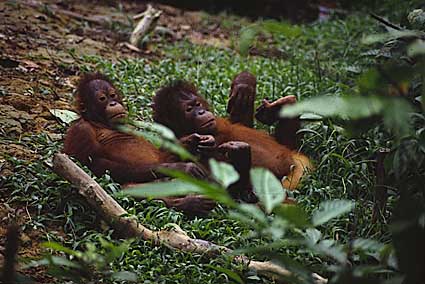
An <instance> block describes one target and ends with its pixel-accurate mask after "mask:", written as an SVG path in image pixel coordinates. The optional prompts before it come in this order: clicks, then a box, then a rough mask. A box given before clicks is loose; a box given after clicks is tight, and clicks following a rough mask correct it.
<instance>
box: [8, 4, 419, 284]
mask: <svg viewBox="0 0 425 284" xmlns="http://www.w3.org/2000/svg"><path fill="white" fill-rule="evenodd" d="M392 2H394V5H393V6H392V8H388V9H387V7H389V4H388V3H387V4H388V5H387V4H386V5H384V6H385V7H383V5H378V6H379V7H378V8H380V9H381V8H382V9H386V10H387V11H390V12H391V14H389V16H390V18H391V19H394V17H393V14H397V15H396V16H397V17H399V15H402V14H407V13H406V12H407V10H403V9H402V8H400V7H401V6H407V5H409V3H408V2H410V1H404V2H403V1H402V2H403V3H401V2H400V1H392ZM416 2H417V1H416ZM410 5H411V6H410V7H411V8H414V7H413V6H414V5H413V4H410ZM364 15H365V13H363V14H355V15H350V16H347V17H346V18H344V19H332V20H330V21H327V22H323V23H312V24H309V25H300V26H289V25H287V24H282V27H281V28H282V31H281V32H269V31H267V30H264V31H259V30H257V29H256V28H254V32H252V31H251V32H248V30H247V31H246V32H247V38H248V39H247V40H246V42H247V43H248V44H245V46H246V47H245V50H246V51H247V50H248V49H249V47H250V46H251V44H252V43H253V42H252V40H254V39H255V38H260V39H262V37H263V35H266V36H267V38H269V37H271V38H272V40H273V43H269V41H267V45H269V44H270V45H273V46H274V47H276V48H279V49H280V50H282V51H283V52H284V53H285V54H286V55H287V57H285V60H282V59H270V58H262V57H251V56H248V57H241V56H239V55H238V54H237V53H236V52H234V51H231V50H218V49H215V48H211V47H202V46H194V45H191V44H190V43H188V42H176V43H173V44H169V43H166V44H164V47H163V48H162V50H163V52H164V54H165V57H164V58H161V59H149V60H148V59H144V58H137V59H119V60H117V61H115V62H112V61H110V60H109V59H105V58H101V57H83V58H79V61H78V62H79V64H80V65H79V66H78V67H79V68H80V70H81V71H82V72H84V71H89V70H91V71H93V70H98V71H100V72H104V73H106V74H107V75H108V76H110V77H111V78H112V79H113V81H114V83H115V84H116V85H117V86H118V87H119V88H120V89H121V90H122V92H123V94H124V96H125V100H126V104H127V105H128V106H129V110H130V116H131V119H134V120H143V121H151V110H150V107H149V105H150V103H151V101H152V96H153V94H154V92H155V90H157V89H158V88H159V87H160V86H162V85H164V84H166V83H168V82H170V81H171V80H174V79H177V78H182V79H188V80H191V81H193V82H194V83H195V85H197V86H198V87H199V89H200V93H201V94H203V95H204V96H205V97H206V99H207V100H208V101H209V102H210V103H211V105H212V107H213V108H214V112H215V113H216V114H218V115H225V113H226V112H225V109H226V102H227V99H228V92H229V88H230V82H231V79H232V78H233V77H234V76H235V75H236V74H237V73H238V72H240V71H242V70H249V71H251V72H253V73H254V74H255V75H256V76H257V80H258V83H257V99H256V104H257V105H258V104H259V103H260V102H261V100H262V99H263V98H265V97H268V98H269V99H271V100H274V99H277V98H279V97H281V96H283V95H295V96H296V97H297V99H298V101H299V104H298V106H297V107H300V106H303V105H304V107H303V108H305V109H304V110H302V112H307V111H308V112H309V113H308V115H309V116H310V118H311V113H312V112H313V113H319V114H322V115H323V116H322V117H320V119H318V117H317V116H315V117H313V119H310V120H315V121H314V122H311V123H308V124H305V125H304V126H303V129H302V130H301V132H302V133H303V134H304V138H303V141H302V145H301V151H303V152H304V153H306V154H307V155H308V156H310V157H311V158H312V159H313V160H314V161H315V165H316V166H315V170H314V171H313V172H312V173H310V174H309V175H308V176H307V177H306V178H305V179H304V181H303V183H302V186H301V187H300V188H299V189H298V191H295V192H288V193H287V194H288V195H290V196H291V197H296V199H297V201H298V205H297V206H292V205H281V204H277V202H276V200H279V199H280V198H281V197H279V196H277V197H276V199H274V198H270V196H269V195H264V197H263V198H262V205H263V206H264V209H265V210H264V211H267V210H269V209H270V208H273V209H272V210H269V211H271V212H270V213H266V212H264V211H263V210H262V209H261V208H259V207H257V206H255V205H249V204H236V203H234V202H233V201H232V200H231V199H230V197H228V195H227V194H226V191H225V189H224V187H225V186H226V185H227V184H228V183H229V182H230V181H231V180H233V179H234V177H233V176H234V175H233V174H231V175H230V176H226V175H224V173H226V171H227V170H228V169H229V168H228V167H227V166H224V165H222V164H219V165H218V167H217V169H216V170H214V173H215V178H216V179H217V181H218V183H214V184H210V183H205V182H203V181H197V180H194V179H193V178H191V177H188V176H185V175H184V174H181V173H176V172H170V174H171V176H173V177H176V178H178V180H176V181H170V182H169V184H168V183H165V184H151V185H149V188H148V187H145V188H143V187H142V188H141V189H142V191H138V193H139V194H141V193H143V194H141V195H137V196H152V197H155V196H163V194H164V195H165V194H167V195H168V194H173V195H174V194H176V193H179V194H186V193H189V192H194V193H204V194H206V195H208V196H210V197H213V198H214V199H216V200H218V201H219V202H222V203H223V204H224V205H225V206H226V207H223V206H220V205H219V206H218V208H217V209H215V210H214V212H213V213H212V214H211V215H210V216H208V217H206V218H195V219H191V220H190V219H188V218H186V217H185V216H184V215H183V214H182V213H180V212H176V211H174V210H172V209H167V208H165V206H164V204H162V202H160V201H156V200H148V199H145V200H138V201H135V200H134V199H133V197H131V196H129V195H127V194H123V193H121V192H119V190H120V187H119V186H118V185H117V184H115V183H113V181H112V180H111V179H110V177H109V176H108V175H105V176H104V177H102V178H95V179H96V181H98V182H99V183H100V184H101V186H102V187H103V188H105V189H107V191H108V192H109V193H111V194H115V195H114V196H115V198H116V199H117V201H118V202H119V203H120V205H121V206H123V207H124V208H125V209H126V210H127V211H128V212H129V214H130V215H132V216H134V217H135V218H137V219H138V220H139V221H140V222H141V223H143V224H147V225H148V226H149V227H150V228H152V229H158V228H163V227H165V226H167V224H168V223H176V224H178V225H179V226H180V227H182V228H183V229H184V230H185V231H187V232H188V234H189V235H191V236H193V237H197V238H202V239H206V240H211V241H214V242H216V243H218V244H222V245H226V246H228V247H230V248H233V249H240V250H239V251H242V252H245V253H246V254H248V255H249V256H255V257H256V258H260V259H273V260H274V261H276V262H277V263H281V264H284V265H285V266H286V267H287V268H290V269H291V270H292V271H296V274H297V280H299V279H303V280H301V281H304V282H308V281H309V280H310V279H311V278H310V274H309V272H308V270H312V271H315V272H318V273H321V274H324V275H326V276H328V277H330V278H331V280H332V283H381V282H384V280H385V279H389V280H390V281H395V280H397V279H400V277H405V275H414V272H411V270H410V268H412V269H413V268H414V267H416V266H419V265H417V264H420V261H421V258H420V256H421V255H420V248H421V247H420V242H418V240H420V237H421V233H422V232H423V227H424V226H423V223H424V222H423V220H424V217H423V216H424V214H423V206H422V207H421V206H419V205H418V204H417V203H419V204H421V202H423V184H425V177H424V173H425V170H424V153H425V128H424V125H425V119H424V115H423V113H421V111H422V110H421V109H420V108H421V107H422V108H424V105H423V104H422V103H421V102H424V101H425V92H424V90H425V89H424V87H423V85H424V84H423V83H424V76H423V74H424V64H423V61H422V58H423V46H422V45H423V42H422V40H421V38H420V37H421V36H419V37H418V35H419V34H420V33H418V32H417V31H415V32H414V34H415V36H414V37H413V38H409V37H405V36H404V35H402V36H403V37H402V38H399V37H397V36H394V34H391V35H385V36H382V37H375V38H378V39H379V38H380V39H381V40H385V39H389V38H390V39H391V41H390V42H385V44H382V43H380V42H376V43H373V44H371V45H364V44H362V38H365V37H366V35H370V34H375V33H376V34H381V33H382V30H380V29H379V27H378V25H377V24H376V23H375V22H373V21H372V19H370V18H366V17H365V16H364ZM260 25H263V27H262V28H264V26H267V24H265V25H264V24H260ZM270 26H271V27H270ZM270 26H269V28H270V29H272V28H275V29H276V27H274V24H270ZM248 28H249V27H248ZM277 28H279V27H277ZM287 28H288V29H289V30H288V31H285V29H287ZM292 31H294V33H291V32H292ZM242 33H243V32H242ZM411 34H412V35H413V33H411ZM399 35H400V34H399ZM257 36H258V37H257ZM254 43H255V41H254ZM243 46H244V44H241V45H239V48H241V47H243ZM241 53H243V52H241ZM388 63H390V64H388ZM388 86H390V87H389V88H388ZM389 89H390V90H389ZM394 95H396V96H400V95H402V96H403V97H404V98H403V100H399V99H396V98H395V97H394ZM421 96H422V100H421ZM316 97H318V98H319V99H317V101H316V102H315V103H314V104H310V103H309V102H308V101H307V99H308V98H312V99H313V98H316ZM307 106H308V108H309V109H308V110H307ZM366 106H367V107H366ZM424 109H425V108H424ZM285 111H286V108H285ZM287 111H289V108H287ZM291 111H293V110H291ZM299 112H301V110H299ZM304 117H306V115H305V116H304ZM384 118H387V119H384ZM406 122H408V124H406ZM399 123H400V124H399ZM134 125H135V128H136V129H143V134H144V135H145V134H146V133H148V135H147V136H145V137H147V138H151V139H152V140H151V141H153V142H154V143H156V145H159V146H162V147H168V148H167V149H170V150H172V149H174V148H173V147H174V146H173V145H175V142H176V140H175V138H174V136H173V135H171V134H170V133H168V132H167V131H165V132H164V131H163V130H158V129H156V130H155V131H154V134H153V133H149V132H150V131H149V132H148V131H146V130H147V129H150V128H151V127H150V126H138V125H137V123H135V124H134ZM406 125H408V128H405V127H404V126H406ZM364 126H367V127H366V128H365V127H364ZM256 127H260V128H264V129H265V130H268V129H267V127H265V126H263V125H256ZM350 127H351V128H355V129H357V130H359V133H358V135H357V136H356V137H350V136H347V135H346V133H347V131H346V130H349V129H350ZM154 128H155V127H154ZM396 129H398V130H396ZM409 129H410V130H409ZM133 130H134V129H131V130H130V131H133ZM405 130H409V131H405ZM54 131H56V132H58V133H64V132H65V129H64V128H63V127H62V126H58V129H54ZM395 135H396V136H398V138H397V139H395ZM161 136H165V137H166V139H162V138H161V139H159V138H158V137H161ZM155 141H156V142H155ZM164 141H167V143H165V142H164ZM0 142H1V143H7V144H16V145H18V146H20V147H23V148H25V149H28V150H30V151H32V152H33V153H37V154H38V155H40V157H39V158H38V159H35V160H32V161H26V160H23V159H17V158H14V157H11V156H12V155H10V156H6V157H5V159H6V160H7V162H9V163H11V165H12V166H13V171H14V173H13V175H11V176H2V177H0V183H1V185H2V189H3V188H4V189H5V190H4V191H7V195H6V196H7V198H6V202H7V203H19V204H23V205H24V206H25V208H27V209H28V212H29V214H30V216H31V219H30V220H29V221H28V222H27V223H26V224H24V225H23V227H22V230H23V231H24V232H26V231H27V230H28V229H29V228H31V229H36V230H37V231H38V232H39V235H40V237H41V238H44V239H46V240H51V241H55V242H59V243H63V244H64V247H69V248H72V251H76V252H80V253H81V254H85V253H86V252H87V251H88V249H86V245H85V244H86V243H93V244H95V245H96V248H97V249H98V250H99V249H100V251H96V252H95V253H98V254H100V255H101V257H100V258H104V256H105V254H104V251H105V252H106V249H104V248H102V245H101V244H100V243H99V237H102V238H104V239H106V240H108V241H109V240H110V239H111V235H112V233H113V232H112V230H111V229H110V228H109V227H108V226H105V225H99V222H98V219H97V217H96V216H95V213H94V212H93V211H92V209H91V208H90V206H89V205H88V204H87V203H86V202H85V201H84V200H83V199H82V198H81V197H79V196H78V195H77V194H76V193H75V190H74V189H73V188H72V187H71V186H70V185H69V184H68V183H67V182H65V181H63V180H62V179H61V178H59V177H58V176H56V175H55V174H54V173H52V172H51V170H50V169H49V168H48V166H47V165H48V163H49V158H51V156H52V154H53V153H55V152H57V151H59V150H60V149H61V147H62V146H61V143H60V141H56V140H53V139H52V138H51V137H49V136H48V135H45V134H43V135H33V136H23V137H21V138H20V139H19V140H17V139H12V138H8V137H4V136H2V137H0ZM162 143H165V144H162ZM382 147H389V148H390V149H391V152H390V154H389V155H388V157H387V158H386V159H385V168H386V172H387V176H386V179H385V180H386V182H388V184H387V185H386V188H388V195H389V197H388V202H387V204H386V205H387V206H386V209H385V210H384V211H383V212H381V215H380V216H379V217H380V218H379V219H378V220H377V221H374V222H373V221H372V219H371V218H372V217H371V216H372V211H373V208H374V200H375V197H374V193H375V192H374V185H375V170H374V167H375V158H374V154H375V153H376V151H377V150H378V149H380V148H382ZM175 153H177V154H180V155H184V153H183V152H181V151H180V148H178V149H177V150H176V151H175ZM187 158H188V159H192V157H190V156H189V155H187ZM40 161H43V162H40ZM83 168H84V167H83ZM84 169H85V170H86V171H87V172H90V171H89V170H88V169H87V168H84ZM223 169H226V170H223ZM264 180H266V179H264ZM266 184H268V183H266ZM264 188H265V187H263V186H262V187H261V189H260V191H261V190H264ZM188 189H189V190H188ZM117 192H119V193H117ZM130 192H131V193H132V194H135V192H136V189H134V191H130ZM159 192H161V195H157V194H159ZM263 193H264V192H263ZM400 195H402V196H404V197H406V201H405V202H403V204H401V203H400V202H399V200H400ZM9 196H10V197H9ZM333 200H337V201H335V203H334V201H333ZM354 201H355V203H356V207H354V208H353V209H352V211H351V212H350V213H348V214H347V212H348V208H351V205H350V204H353V202H354ZM322 202H325V204H327V205H326V208H328V209H329V210H325V209H326V208H324V209H320V206H321V203H322ZM327 202H328V203H327ZM341 202H343V203H341ZM415 202H416V203H415ZM266 204H268V205H266ZM395 207H396V208H397V210H395ZM266 208H267V210H266ZM228 211H230V217H229V216H228ZM323 212H324V213H326V214H324V213H323ZM394 212H397V214H395V213H394ZM337 213H338V214H337ZM317 214H319V217H320V218H319V217H317ZM320 214H323V215H322V216H320ZM312 216H316V217H312ZM331 217H332V218H331ZM318 220H320V222H319V221H318ZM390 220H396V222H394V223H393V224H392V226H391V230H392V231H391V232H390V230H389V225H390ZM325 221H327V222H325ZM52 224H53V225H56V224H57V225H58V227H59V228H60V230H61V233H57V232H55V231H52V229H51V228H52ZM319 224H320V225H319ZM315 225H317V226H319V227H316V226H315ZM393 248H394V250H395V253H394V251H393ZM59 250H60V249H59ZM64 254H65V255H67V257H65V258H64V257H63V255H64ZM51 257H52V259H56V257H59V258H60V259H56V262H54V261H55V260H52V262H54V263H56V267H59V268H60V269H62V270H67V271H79V269H80V267H71V266H72V265H73V264H70V263H68V262H67V261H71V262H72V263H74V264H75V263H76V264H80V266H81V263H80V260H79V261H76V259H78V258H77V257H76V256H72V257H71V256H70V254H68V253H66V252H64V253H59V254H57V253H55V254H54V255H53V256H51ZM409 257H410V258H409ZM413 257H417V258H415V265H411V263H412V259H413ZM64 259H65V260H64ZM66 260H67V261H66ZM61 261H62V262H63V263H64V264H59V263H60V262H61ZM104 263H106V262H104ZM67 265H69V266H67ZM109 265H110V266H109ZM83 266H85V264H84V265H83ZM94 266H95V264H94V263H92V264H91V267H94ZM409 267H410V268H409ZM103 268H105V270H104V271H114V272H115V273H118V272H119V271H131V272H134V273H135V274H137V277H138V281H139V282H141V283H195V282H197V283H226V282H236V283H239V282H240V279H242V281H244V282H245V283H272V282H273V281H272V280H270V279H267V278H265V277H260V276H258V275H257V274H256V272H255V271H249V270H248V269H247V268H246V267H243V266H240V265H235V264H234V263H232V262H231V261H230V260H229V259H228V258H217V259H205V257H203V256H201V255H197V254H187V253H182V252H177V251H172V250H169V249H167V248H164V247H156V246H154V245H153V244H151V243H149V242H145V241H143V240H137V241H133V242H131V243H129V248H128V250H127V251H126V252H125V253H124V254H123V255H122V256H120V257H117V258H114V261H113V262H112V263H111V264H108V265H105V266H104V267H103ZM216 268H220V269H216ZM307 268H308V269H307ZM84 269H86V267H83V271H84ZM101 270H103V269H101ZM89 272H90V273H91V275H93V274H96V275H97V278H95V279H96V281H97V282H110V281H113V280H111V277H110V274H108V273H106V274H103V273H102V272H101V271H95V269H93V271H89ZM117 275H118V276H120V275H121V276H124V277H125V276H126V273H125V272H124V273H123V274H122V273H119V274H117ZM90 277H91V276H90ZM371 279H372V280H373V281H371ZM115 282H117V281H115Z"/></svg>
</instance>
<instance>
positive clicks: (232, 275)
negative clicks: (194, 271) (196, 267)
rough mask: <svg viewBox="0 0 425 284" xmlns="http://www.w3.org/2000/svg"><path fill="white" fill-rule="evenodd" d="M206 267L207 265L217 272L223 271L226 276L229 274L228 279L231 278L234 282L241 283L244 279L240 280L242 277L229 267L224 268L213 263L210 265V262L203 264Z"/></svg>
mask: <svg viewBox="0 0 425 284" xmlns="http://www.w3.org/2000/svg"><path fill="white" fill-rule="evenodd" d="M205 266H206V267H209V268H211V269H214V270H216V271H218V272H221V273H224V274H226V275H227V276H229V278H230V279H232V280H233V281H235V282H236V283H240V284H243V283H244V281H243V280H242V278H241V277H240V276H239V275H238V274H237V273H235V272H233V271H232V270H230V269H227V268H224V267H220V266H215V265H211V264H207V265H205Z"/></svg>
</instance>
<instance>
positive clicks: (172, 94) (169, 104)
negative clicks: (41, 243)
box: [152, 80, 209, 131]
mask: <svg viewBox="0 0 425 284" xmlns="http://www.w3.org/2000/svg"><path fill="white" fill-rule="evenodd" d="M187 94H192V95H195V96H197V97H198V98H199V100H200V101H201V103H202V105H203V106H204V107H205V108H206V109H208V108H209V105H208V103H207V101H206V100H205V99H204V98H203V97H201V96H200V95H199V94H198V90H197V89H196V87H195V85H193V84H192V83H190V82H187V81H184V80H177V81H174V82H172V83H171V84H168V85H167V86H165V87H162V88H161V89H159V90H158V91H157V92H156V94H155V96H154V98H153V104H152V108H153V119H154V121H155V122H158V123H161V124H163V125H165V126H167V127H170V128H171V126H173V122H174V121H173V120H174V118H175V117H176V115H177V112H178V111H179V110H178V109H177V104H178V103H179V98H181V97H182V96H185V95H187ZM172 130H174V131H175V129H172Z"/></svg>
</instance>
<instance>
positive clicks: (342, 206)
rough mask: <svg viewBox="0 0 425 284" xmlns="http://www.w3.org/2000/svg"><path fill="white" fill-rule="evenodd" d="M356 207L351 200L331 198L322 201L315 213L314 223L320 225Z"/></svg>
mask: <svg viewBox="0 0 425 284" xmlns="http://www.w3.org/2000/svg"><path fill="white" fill-rule="evenodd" d="M353 208H354V202H352V201H349V200H331V201H324V202H322V203H320V205H319V209H317V210H316V211H315V212H314V213H313V218H312V221H313V225H314V226H319V225H322V224H324V223H326V222H328V221H329V220H331V219H333V218H336V217H338V216H341V215H342V214H345V213H347V212H350V211H351V210H352V209H353Z"/></svg>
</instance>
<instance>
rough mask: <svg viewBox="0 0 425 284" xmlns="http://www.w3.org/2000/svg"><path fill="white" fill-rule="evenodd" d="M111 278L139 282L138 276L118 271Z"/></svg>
mask: <svg viewBox="0 0 425 284" xmlns="http://www.w3.org/2000/svg"><path fill="white" fill-rule="evenodd" d="M111 278H112V279H114V280H118V281H129V282H137V281H138V279H137V274H136V273H133V272H129V271H118V272H114V273H112V275H111Z"/></svg>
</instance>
